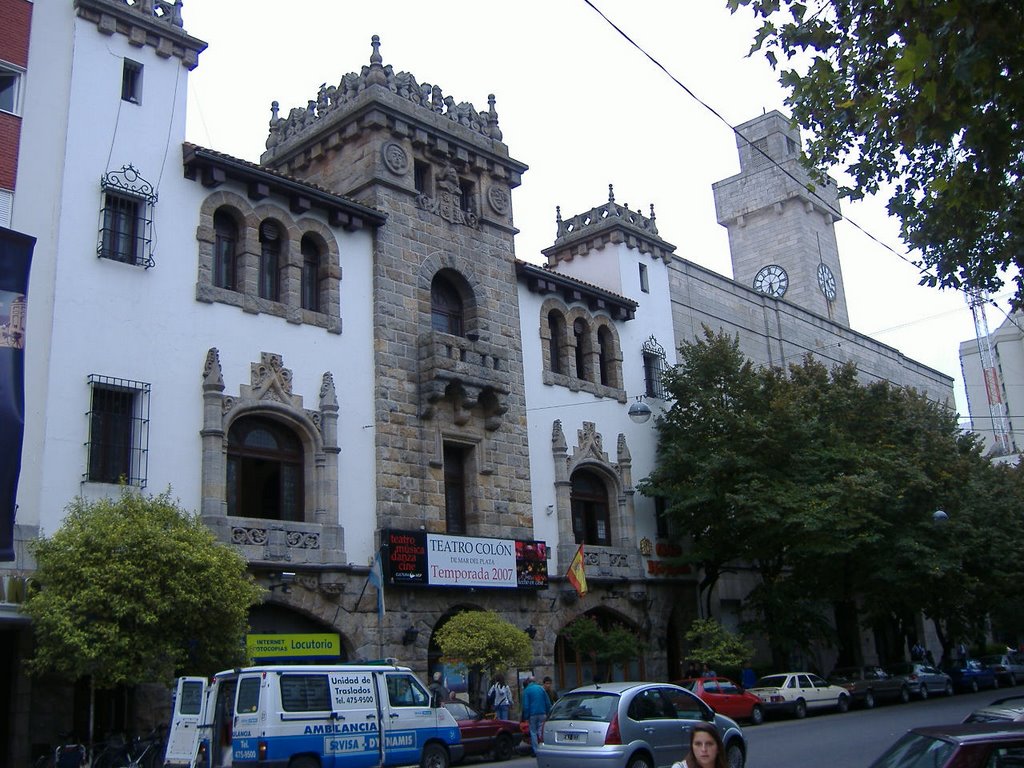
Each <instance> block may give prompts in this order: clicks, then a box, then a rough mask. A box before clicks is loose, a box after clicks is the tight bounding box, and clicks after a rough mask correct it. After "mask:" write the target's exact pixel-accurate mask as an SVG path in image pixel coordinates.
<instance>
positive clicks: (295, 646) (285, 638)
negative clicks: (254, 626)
mask: <svg viewBox="0 0 1024 768" xmlns="http://www.w3.org/2000/svg"><path fill="white" fill-rule="evenodd" d="M245 648H246V650H247V651H248V652H249V658H251V659H253V660H256V659H282V658H297V657H304V656H340V655H341V638H340V637H339V636H338V635H335V634H322V635H246V636H245Z"/></svg>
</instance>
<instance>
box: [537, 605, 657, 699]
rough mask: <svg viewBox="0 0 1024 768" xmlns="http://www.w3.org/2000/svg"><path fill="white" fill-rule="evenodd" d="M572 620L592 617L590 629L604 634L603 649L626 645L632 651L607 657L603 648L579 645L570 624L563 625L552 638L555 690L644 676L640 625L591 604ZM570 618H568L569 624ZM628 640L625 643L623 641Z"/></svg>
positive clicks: (588, 619)
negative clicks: (629, 655)
mask: <svg viewBox="0 0 1024 768" xmlns="http://www.w3.org/2000/svg"><path fill="white" fill-rule="evenodd" d="M575 621H591V622H593V623H594V626H593V627H592V630H593V631H595V632H596V633H598V634H600V635H601V636H603V637H604V638H605V641H606V646H605V648H606V650H609V649H611V648H614V647H618V648H621V647H623V646H624V645H628V647H629V648H631V649H632V650H633V652H634V653H633V655H632V656H631V657H629V658H623V657H622V656H621V655H615V656H614V657H612V658H609V657H608V656H607V655H606V652H605V651H597V652H594V651H591V650H590V649H588V648H579V647H577V645H576V644H575V643H574V642H573V640H572V637H571V635H572V633H571V631H568V632H567V631H566V629H567V627H568V626H569V625H566V627H563V630H562V631H561V632H559V633H558V639H557V640H556V641H555V673H556V676H557V682H556V685H557V686H558V690H560V691H564V690H568V689H571V688H576V687H577V686H580V685H588V684H590V683H593V682H599V681H604V682H609V681H617V680H643V679H645V665H644V643H643V640H642V639H641V634H640V629H639V627H637V626H636V624H635V623H634V622H632V621H631V620H629V619H627V618H626V617H624V616H622V615H620V614H618V613H615V612H614V611H610V610H607V609H604V608H594V609H591V610H589V611H587V612H586V613H584V614H582V615H581V616H578V617H577V618H576V619H574V620H573V622H575ZM573 622H570V624H572V623H573ZM624 640H627V641H628V643H623V641H624Z"/></svg>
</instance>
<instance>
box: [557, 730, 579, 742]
mask: <svg viewBox="0 0 1024 768" xmlns="http://www.w3.org/2000/svg"><path fill="white" fill-rule="evenodd" d="M583 736H584V734H582V733H580V732H579V731H559V732H558V741H559V742H561V743H565V742H569V743H576V742H580V741H583Z"/></svg>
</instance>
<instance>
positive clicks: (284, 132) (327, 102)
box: [266, 35, 502, 149]
mask: <svg viewBox="0 0 1024 768" xmlns="http://www.w3.org/2000/svg"><path fill="white" fill-rule="evenodd" d="M370 45H371V47H372V49H373V51H372V53H371V55H370V64H369V66H364V67H363V68H362V69H361V70H360V72H359V73H358V74H356V73H355V72H349V73H347V74H345V75H342V77H341V81H340V82H339V83H338V85H336V86H334V85H330V86H328V85H326V84H324V85H321V86H320V89H319V91H318V93H317V98H316V99H315V100H311V101H309V102H308V103H307V105H306V107H305V108H304V109H303V108H302V107H296V108H294V109H292V110H290V111H289V113H288V117H279V115H278V112H279V109H280V107H279V105H278V103H277V102H276V101H275V102H273V103H272V104H271V108H270V113H271V118H270V134H269V135H268V136H267V142H266V146H267V149H273V148H274V147H277V146H280V145H282V144H284V143H285V142H287V141H288V140H290V139H292V138H294V137H296V136H299V135H301V134H303V133H305V132H306V131H307V130H308V129H309V128H310V126H312V125H313V124H314V123H316V122H317V121H318V120H323V119H324V118H325V117H327V115H329V114H331V113H332V112H333V111H335V110H336V109H339V108H341V107H343V106H344V105H345V104H347V103H349V102H350V101H352V100H353V99H355V98H356V97H357V96H358V95H359V94H360V93H362V92H363V91H364V90H366V88H367V87H369V86H372V85H381V86H384V87H386V88H388V89H389V90H390V91H391V92H392V93H394V94H396V95H397V96H399V97H400V98H402V99H406V100H408V101H410V102H412V103H413V104H415V105H417V106H419V107H422V108H423V109H425V110H428V111H430V112H433V113H434V114H439V115H444V116H445V117H447V118H448V119H449V120H452V121H453V122H456V123H458V124H459V125H461V126H463V127H465V128H466V129H468V130H470V131H473V132H474V133H478V134H480V135H482V136H484V137H486V138H488V139H495V140H497V141H501V138H502V136H501V129H500V128H498V113H497V111H496V110H495V108H494V94H489V95H488V97H487V105H488V111H487V112H486V113H483V114H481V113H480V112H478V111H477V110H476V108H475V107H474V106H473V105H472V104H471V103H469V102H468V101H462V102H458V103H456V102H455V99H453V98H452V97H451V96H445V95H444V93H443V92H442V91H441V89H440V88H439V87H438V86H436V85H431V84H430V83H417V82H416V78H415V77H413V76H412V75H411V74H410V73H408V72H399V73H397V74H396V73H395V71H394V69H393V68H392V66H391V65H390V64H387V65H383V63H382V59H381V56H380V38H379V37H378V36H377V35H374V36H373V38H372V39H371V43H370Z"/></svg>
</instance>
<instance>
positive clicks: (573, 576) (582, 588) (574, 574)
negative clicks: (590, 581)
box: [565, 544, 587, 597]
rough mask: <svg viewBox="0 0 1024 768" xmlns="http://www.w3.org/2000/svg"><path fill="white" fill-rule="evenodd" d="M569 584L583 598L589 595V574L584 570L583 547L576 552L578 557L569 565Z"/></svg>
mask: <svg viewBox="0 0 1024 768" xmlns="http://www.w3.org/2000/svg"><path fill="white" fill-rule="evenodd" d="M565 576H566V578H567V579H569V583H570V584H572V585H573V587H575V588H576V594H577V595H579V596H580V597H583V596H584V595H585V594H587V573H586V571H585V570H584V569H583V545H582V544H580V548H579V549H577V550H576V556H575V557H574V558H573V559H572V562H571V563H569V572H568V573H566V574H565Z"/></svg>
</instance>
